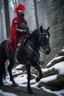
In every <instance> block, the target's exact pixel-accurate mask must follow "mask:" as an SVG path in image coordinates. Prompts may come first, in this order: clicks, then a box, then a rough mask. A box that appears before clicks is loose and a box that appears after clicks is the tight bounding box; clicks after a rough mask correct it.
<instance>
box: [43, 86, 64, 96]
mask: <svg viewBox="0 0 64 96" xmlns="http://www.w3.org/2000/svg"><path fill="white" fill-rule="evenodd" d="M42 89H43V90H44V91H46V92H49V93H54V94H56V95H57V96H64V89H62V90H60V91H51V90H50V89H47V88H45V87H42Z"/></svg>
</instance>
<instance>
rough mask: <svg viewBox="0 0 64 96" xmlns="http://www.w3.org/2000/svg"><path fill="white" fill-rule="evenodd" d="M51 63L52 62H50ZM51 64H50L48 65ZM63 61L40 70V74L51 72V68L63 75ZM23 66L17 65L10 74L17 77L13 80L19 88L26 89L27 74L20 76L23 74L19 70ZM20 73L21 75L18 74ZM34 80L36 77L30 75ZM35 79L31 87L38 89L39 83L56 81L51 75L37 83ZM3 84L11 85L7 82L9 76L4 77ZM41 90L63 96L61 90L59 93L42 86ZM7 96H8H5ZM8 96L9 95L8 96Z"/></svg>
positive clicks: (63, 92)
mask: <svg viewBox="0 0 64 96" xmlns="http://www.w3.org/2000/svg"><path fill="white" fill-rule="evenodd" d="M55 59H58V58H55ZM52 61H53V60H52ZM49 64H51V62H50V63H49ZM63 66H64V61H62V62H60V63H57V64H55V65H54V66H52V67H50V68H45V69H42V72H43V73H44V72H46V71H48V70H51V69H52V68H55V69H56V70H58V72H59V74H62V75H64V67H63ZM22 67H23V66H22V65H20V64H19V65H18V66H17V67H16V68H14V69H13V70H12V73H13V75H16V74H17V76H16V77H15V78H14V80H15V82H16V83H17V84H18V85H19V86H24V87H26V86H27V74H25V73H24V74H22V73H23V70H20V69H21V68H22ZM20 73H21V74H20ZM32 75H33V76H34V77H35V78H36V75H35V74H32ZM35 78H33V79H32V80H31V81H30V82H31V86H32V87H35V88H38V85H39V83H40V82H42V83H43V82H44V83H46V82H49V81H53V80H55V79H57V75H52V76H48V77H44V78H42V79H41V80H40V81H39V82H38V83H36V80H35ZM4 84H5V85H8V86H9V85H11V84H12V82H11V81H10V80H9V75H8V76H7V77H6V81H5V80H4ZM41 88H42V89H43V90H45V91H47V92H50V93H55V94H56V95H57V96H64V89H63V90H60V91H51V90H50V89H46V88H45V87H44V86H42V87H41ZM0 93H1V92H0ZM2 93H3V92H2ZM7 96H8V95H7ZM9 96H10V95H9ZM12 96H15V95H12Z"/></svg>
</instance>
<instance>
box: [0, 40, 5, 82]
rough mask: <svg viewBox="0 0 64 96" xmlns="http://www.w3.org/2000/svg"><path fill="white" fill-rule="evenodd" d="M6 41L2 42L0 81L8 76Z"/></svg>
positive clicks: (0, 49)
mask: <svg viewBox="0 0 64 96" xmlns="http://www.w3.org/2000/svg"><path fill="white" fill-rule="evenodd" d="M5 47H6V46H5V41H4V42H2V43H1V44H0V81H2V79H3V78H5V76H6V71H5V61H6V52H5Z"/></svg>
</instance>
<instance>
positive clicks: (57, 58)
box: [46, 56, 64, 67]
mask: <svg viewBox="0 0 64 96" xmlns="http://www.w3.org/2000/svg"><path fill="white" fill-rule="evenodd" d="M62 57H64V56H59V57H55V58H54V59H52V60H51V61H50V62H49V63H48V64H47V65H46V67H47V66H49V65H51V63H52V62H53V61H54V60H59V59H60V58H62Z"/></svg>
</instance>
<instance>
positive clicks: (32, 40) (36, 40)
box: [30, 36, 40, 49]
mask: <svg viewBox="0 0 64 96" xmlns="http://www.w3.org/2000/svg"><path fill="white" fill-rule="evenodd" d="M30 41H31V43H32V44H33V45H34V46H35V47H36V48H38V49H39V47H40V45H39V36H34V37H32V38H30Z"/></svg>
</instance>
